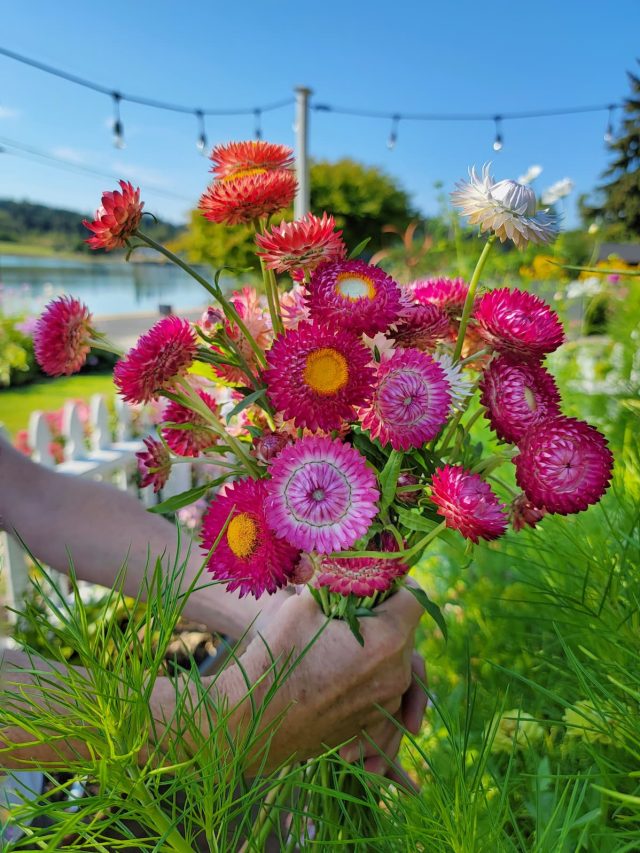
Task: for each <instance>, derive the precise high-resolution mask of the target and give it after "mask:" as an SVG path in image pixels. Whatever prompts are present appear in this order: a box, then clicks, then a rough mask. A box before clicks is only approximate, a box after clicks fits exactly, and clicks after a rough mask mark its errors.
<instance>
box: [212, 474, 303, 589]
mask: <svg viewBox="0 0 640 853" xmlns="http://www.w3.org/2000/svg"><path fill="white" fill-rule="evenodd" d="M266 498H267V491H266V481H265V480H250V479H245V480H238V481H236V482H235V483H232V484H231V485H230V486H228V487H227V488H226V490H225V494H224V495H218V496H217V497H215V498H214V499H213V501H212V502H211V504H210V505H209V509H208V510H207V512H206V514H205V516H204V519H203V523H202V550H203V552H204V553H205V554H208V553H209V551H210V550H211V548H213V547H214V545H215V543H216V541H217V540H218V538H219V537H220V538H219V541H218V544H217V545H215V548H214V550H213V552H212V554H211V556H210V557H209V559H208V562H207V568H208V569H209V571H210V572H211V574H212V575H213V577H214V578H215V579H216V580H220V581H223V582H224V583H226V584H227V589H228V590H229V591H231V592H232V591H233V590H236V589H237V590H239V591H240V596H243V595H247V594H251V595H254V596H255V597H256V598H259V597H260V596H261V595H262V593H263V592H267V593H269V594H271V593H274V592H275V591H276V590H277V589H280V588H281V587H283V586H286V585H287V583H288V581H289V578H290V577H291V575H292V574H293V570H294V567H295V565H296V563H297V560H298V554H299V552H298V549H297V548H295V547H293V546H292V545H290V544H289V543H288V542H286V541H285V540H284V539H282V538H279V537H278V536H276V535H275V533H273V532H272V531H271V530H270V529H269V526H268V524H267V520H266V517H265V501H266ZM227 522H228V523H227ZM225 525H226V528H225ZM223 530H224V533H223V532H222V531H223ZM221 534H222V535H221Z"/></svg>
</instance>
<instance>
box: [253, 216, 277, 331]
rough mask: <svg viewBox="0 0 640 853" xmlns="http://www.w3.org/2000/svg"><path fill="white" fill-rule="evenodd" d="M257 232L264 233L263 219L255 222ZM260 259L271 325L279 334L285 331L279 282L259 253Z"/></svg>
mask: <svg viewBox="0 0 640 853" xmlns="http://www.w3.org/2000/svg"><path fill="white" fill-rule="evenodd" d="M253 226H254V228H255V232H256V234H263V233H264V230H265V228H266V224H264V225H263V223H262V222H261V220H259V219H256V220H255V221H254V223H253ZM258 259H259V261H260V269H261V270H262V281H263V282H264V291H265V293H266V295H267V303H268V305H269V314H270V316H271V325H272V327H273V334H274V335H277V334H279V333H282V332H284V326H283V324H282V315H281V313H280V298H279V296H278V283H277V281H276V275H275V273H274V271H273V270H270V269H268V268H267V266H266V264H265V262H264V260H263V259H262V256H261V255H258Z"/></svg>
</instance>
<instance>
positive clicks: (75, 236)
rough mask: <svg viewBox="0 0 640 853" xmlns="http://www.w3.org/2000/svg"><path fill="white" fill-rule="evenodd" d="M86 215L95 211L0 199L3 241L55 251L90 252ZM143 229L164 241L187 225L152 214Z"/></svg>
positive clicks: (171, 237) (0, 232) (146, 218)
mask: <svg viewBox="0 0 640 853" xmlns="http://www.w3.org/2000/svg"><path fill="white" fill-rule="evenodd" d="M86 218H92V214H89V215H88V214H82V213H78V211H76V210H65V209H63V208H58V207H48V206H47V205H45V204H32V203H31V202H28V201H13V200H11V199H0V242H4V243H5V244H6V243H10V244H11V243H13V244H15V245H16V246H20V245H24V244H26V245H32V246H41V247H42V248H48V249H51V251H55V252H86V253H88V252H91V249H89V247H88V246H87V244H86V243H85V242H84V241H85V240H86V239H87V237H88V236H89V232H88V231H87V229H86V228H85V227H84V226H83V225H82V220H83V219H86ZM144 230H145V232H146V233H148V234H149V236H150V237H153V239H154V240H158V241H160V242H165V241H167V240H173V239H174V238H175V237H177V236H178V235H179V234H180V233H181V232H182V231H183V230H184V228H183V227H179V226H177V225H172V224H171V223H170V222H164V221H163V220H162V219H159V220H158V222H157V223H154V221H153V219H152V218H151V217H150V216H149V217H145V226H144Z"/></svg>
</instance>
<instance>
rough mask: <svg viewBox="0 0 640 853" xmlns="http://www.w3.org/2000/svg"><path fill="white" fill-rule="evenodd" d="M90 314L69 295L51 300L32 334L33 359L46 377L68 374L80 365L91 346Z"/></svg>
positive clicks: (84, 306)
mask: <svg viewBox="0 0 640 853" xmlns="http://www.w3.org/2000/svg"><path fill="white" fill-rule="evenodd" d="M91 320H92V317H91V314H90V312H89V309H88V308H87V306H86V305H83V303H82V302H80V300H79V299H74V298H73V297H72V296H60V297H58V298H57V299H54V300H53V301H52V302H50V303H49V304H48V305H47V307H46V308H45V309H44V311H43V312H42V316H41V317H40V318H39V319H38V322H37V324H36V327H35V331H34V335H33V348H34V354H35V357H36V361H37V362H38V364H39V365H40V367H41V368H42V369H43V370H44V372H45V373H47V374H48V375H49V376H63V375H64V376H70V375H71V374H72V373H77V372H78V371H79V370H80V368H81V367H82V366H83V364H84V363H85V361H86V360H87V356H88V355H89V351H90V349H91V338H92V337H93V334H94V332H93V329H92V328H91Z"/></svg>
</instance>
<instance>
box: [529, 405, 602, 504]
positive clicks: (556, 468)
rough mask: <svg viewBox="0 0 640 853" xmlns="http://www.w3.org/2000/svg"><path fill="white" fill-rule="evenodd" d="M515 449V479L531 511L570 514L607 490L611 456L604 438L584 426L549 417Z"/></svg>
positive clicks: (581, 423)
mask: <svg viewBox="0 0 640 853" xmlns="http://www.w3.org/2000/svg"><path fill="white" fill-rule="evenodd" d="M519 449H520V453H519V454H518V455H517V456H516V457H515V459H514V463H515V466H516V480H517V482H518V485H519V486H520V488H521V489H522V490H523V491H524V493H525V494H526V496H527V497H528V498H529V500H530V501H531V502H532V503H533V504H534V505H535V506H538V507H544V508H545V509H546V510H547V511H548V512H552V513H557V514H559V515H568V514H570V513H574V512H581V511H582V510H584V509H587V507H588V506H590V505H591V504H594V503H597V502H598V501H599V500H600V498H601V497H602V495H603V494H604V493H605V491H606V490H607V487H608V485H609V481H610V479H611V472H612V468H613V456H612V454H611V451H610V450H609V448H608V446H607V440H606V438H605V437H604V436H603V435H602V433H600V432H598V430H597V429H595V427H592V426H590V425H589V424H587V423H585V422H584V421H578V420H576V419H575V418H565V417H563V416H561V415H560V416H557V417H554V418H548V419H546V420H544V421H542V422H541V423H539V424H537V425H536V426H534V427H532V428H531V429H530V430H529V431H528V432H527V433H525V436H524V438H523V439H522V441H521V442H520V444H519Z"/></svg>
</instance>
